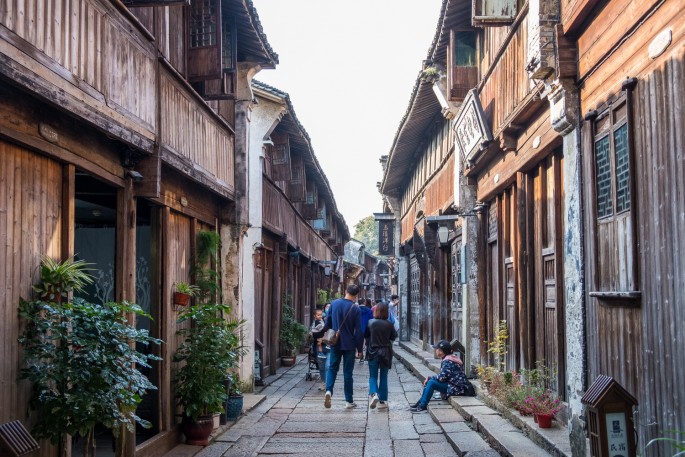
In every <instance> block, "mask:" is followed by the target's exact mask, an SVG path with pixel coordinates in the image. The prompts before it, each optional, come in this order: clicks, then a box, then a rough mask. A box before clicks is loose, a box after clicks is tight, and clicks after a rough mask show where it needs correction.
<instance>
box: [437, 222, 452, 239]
mask: <svg viewBox="0 0 685 457" xmlns="http://www.w3.org/2000/svg"><path fill="white" fill-rule="evenodd" d="M449 237H450V229H448V228H447V227H445V226H444V225H443V226H441V227H438V241H439V242H440V244H447V241H448V240H449Z"/></svg>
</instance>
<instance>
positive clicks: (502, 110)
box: [479, 15, 534, 135]
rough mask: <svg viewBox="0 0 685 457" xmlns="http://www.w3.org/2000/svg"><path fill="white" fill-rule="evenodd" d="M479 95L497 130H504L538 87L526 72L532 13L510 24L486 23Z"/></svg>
mask: <svg viewBox="0 0 685 457" xmlns="http://www.w3.org/2000/svg"><path fill="white" fill-rule="evenodd" d="M483 41H484V43H485V45H484V50H483V51H484V52H483V61H482V67H481V68H482V69H483V70H482V71H481V73H482V75H481V76H482V78H483V79H482V81H481V83H480V85H479V95H480V101H481V105H482V106H483V111H484V112H485V115H486V117H487V119H488V120H489V121H490V126H491V128H492V131H493V134H495V135H497V133H498V132H499V131H500V130H501V128H502V127H503V126H504V125H505V123H506V122H508V121H511V117H512V115H513V114H514V113H515V112H516V111H517V109H520V108H521V102H522V101H523V100H524V99H525V98H526V96H528V94H530V92H531V90H532V89H533V87H534V84H533V83H532V82H531V80H530V78H529V77H528V73H527V72H526V69H525V67H526V62H528V16H527V15H525V16H522V18H521V19H520V20H519V21H518V22H516V23H514V25H513V26H512V28H511V29H510V28H509V27H486V28H485V36H484V40H483Z"/></svg>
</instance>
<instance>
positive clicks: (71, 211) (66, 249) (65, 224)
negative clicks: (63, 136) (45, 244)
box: [60, 164, 76, 261]
mask: <svg viewBox="0 0 685 457" xmlns="http://www.w3.org/2000/svg"><path fill="white" fill-rule="evenodd" d="M75 188H76V168H75V167H74V165H71V164H69V165H65V166H64V167H63V168H62V217H61V223H62V226H61V231H62V239H61V246H60V257H61V258H62V261H64V260H67V259H69V258H71V257H72V256H73V255H74V220H75V213H76V209H75V206H76V204H75V200H74V199H75V194H76V191H75Z"/></svg>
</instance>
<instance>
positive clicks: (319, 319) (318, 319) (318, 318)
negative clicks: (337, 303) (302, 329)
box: [309, 309, 325, 354]
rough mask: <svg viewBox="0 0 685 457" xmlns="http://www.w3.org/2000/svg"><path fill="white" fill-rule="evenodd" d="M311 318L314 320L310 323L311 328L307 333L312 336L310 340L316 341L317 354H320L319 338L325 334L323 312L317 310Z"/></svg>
mask: <svg viewBox="0 0 685 457" xmlns="http://www.w3.org/2000/svg"><path fill="white" fill-rule="evenodd" d="M313 317H314V320H313V321H312V325H311V327H309V333H311V334H312V338H313V339H314V341H316V348H317V351H316V352H317V354H320V353H321V352H322V347H321V338H323V335H324V333H325V332H324V329H323V328H324V326H325V323H324V321H323V312H322V311H321V310H320V309H317V310H315V311H314V315H313Z"/></svg>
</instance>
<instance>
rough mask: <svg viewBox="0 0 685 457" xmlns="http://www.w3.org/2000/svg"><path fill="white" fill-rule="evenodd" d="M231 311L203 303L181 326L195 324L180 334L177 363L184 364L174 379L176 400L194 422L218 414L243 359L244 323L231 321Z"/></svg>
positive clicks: (192, 308) (186, 313)
mask: <svg viewBox="0 0 685 457" xmlns="http://www.w3.org/2000/svg"><path fill="white" fill-rule="evenodd" d="M230 314H231V307H230V306H228V305H225V304H218V303H201V304H198V305H194V306H190V307H188V308H186V309H185V310H184V311H183V312H182V313H181V314H180V316H179V319H178V322H179V323H183V322H186V321H192V325H191V326H190V327H187V328H183V329H181V330H179V331H178V332H177V333H178V334H179V335H180V336H181V337H182V338H183V342H182V343H181V345H180V346H179V348H178V350H177V351H176V354H175V355H174V362H183V365H182V366H181V368H180V369H179V370H178V371H177V372H176V374H175V376H174V382H175V384H176V397H177V399H178V403H179V405H181V407H183V411H184V413H185V415H186V416H187V417H189V418H191V419H192V420H194V421H197V419H198V418H199V417H200V416H207V415H210V414H213V413H219V412H221V411H222V410H223V407H224V406H223V402H224V400H226V397H227V393H226V388H225V387H224V381H225V379H226V376H227V375H228V374H229V370H230V369H231V368H235V367H237V365H238V361H239V360H240V357H241V356H242V355H244V348H243V347H242V344H241V340H240V330H241V327H242V325H243V323H244V321H242V320H237V319H234V318H231V317H229V316H230Z"/></svg>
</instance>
